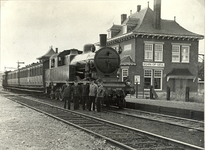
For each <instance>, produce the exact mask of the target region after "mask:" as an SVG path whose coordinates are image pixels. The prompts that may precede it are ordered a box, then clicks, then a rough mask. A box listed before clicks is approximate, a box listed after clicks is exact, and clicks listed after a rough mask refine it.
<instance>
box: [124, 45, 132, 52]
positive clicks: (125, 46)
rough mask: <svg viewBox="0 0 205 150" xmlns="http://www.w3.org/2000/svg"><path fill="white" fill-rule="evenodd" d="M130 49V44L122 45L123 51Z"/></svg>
mask: <svg viewBox="0 0 205 150" xmlns="http://www.w3.org/2000/svg"><path fill="white" fill-rule="evenodd" d="M131 49H132V46H131V44H127V45H124V51H129V50H131Z"/></svg>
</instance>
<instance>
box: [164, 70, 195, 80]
mask: <svg viewBox="0 0 205 150" xmlns="http://www.w3.org/2000/svg"><path fill="white" fill-rule="evenodd" d="M170 78H173V79H193V80H195V78H196V76H194V75H193V74H192V73H191V72H190V71H189V69H188V68H173V69H172V71H171V72H169V73H168V74H167V81H168V80H169V79H170Z"/></svg>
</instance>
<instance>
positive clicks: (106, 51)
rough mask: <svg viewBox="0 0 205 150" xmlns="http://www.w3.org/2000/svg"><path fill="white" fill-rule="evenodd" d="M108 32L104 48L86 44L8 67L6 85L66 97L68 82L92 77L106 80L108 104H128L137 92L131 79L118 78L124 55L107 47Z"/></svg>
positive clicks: (102, 39)
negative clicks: (26, 63)
mask: <svg viewBox="0 0 205 150" xmlns="http://www.w3.org/2000/svg"><path fill="white" fill-rule="evenodd" d="M106 41H107V37H106V34H100V48H99V49H98V50H96V48H95V46H94V44H86V45H85V46H84V50H83V51H79V50H77V49H70V50H64V51H62V52H60V53H54V54H53V55H51V56H50V57H49V58H48V59H46V58H45V59H42V60H41V61H40V62H39V63H33V64H31V65H28V66H26V67H23V68H20V69H18V70H15V71H6V72H5V73H4V75H3V82H2V86H3V88H4V89H19V90H23V91H35V92H43V93H45V94H48V95H49V96H50V97H51V98H55V99H60V100H62V87H63V85H64V84H65V83H66V82H69V83H70V84H73V83H74V81H75V80H78V83H79V84H82V83H83V82H87V84H89V80H94V81H96V82H97V81H98V80H99V79H100V80H102V81H103V83H104V84H103V85H104V88H105V89H106V90H105V91H106V92H105V93H106V94H105V97H104V104H106V105H116V106H118V107H119V108H123V107H125V104H126V101H125V97H126V95H127V94H131V93H133V92H134V88H133V87H131V86H130V84H129V82H121V81H118V78H117V75H118V69H119V67H120V55H119V53H118V52H117V51H116V50H115V49H113V48H111V47H106Z"/></svg>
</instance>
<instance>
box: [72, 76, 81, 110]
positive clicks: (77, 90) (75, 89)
mask: <svg viewBox="0 0 205 150" xmlns="http://www.w3.org/2000/svg"><path fill="white" fill-rule="evenodd" d="M80 95H81V94H80V87H79V86H78V81H77V80H75V81H74V85H73V101H74V110H76V109H79V99H80Z"/></svg>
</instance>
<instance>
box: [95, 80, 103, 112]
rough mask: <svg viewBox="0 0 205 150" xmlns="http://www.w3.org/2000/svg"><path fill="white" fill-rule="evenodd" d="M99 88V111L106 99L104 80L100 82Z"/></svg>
mask: <svg viewBox="0 0 205 150" xmlns="http://www.w3.org/2000/svg"><path fill="white" fill-rule="evenodd" d="M98 86H99V87H98V89H97V111H98V112H100V111H101V107H102V102H103V100H104V94H105V89H104V87H103V81H100V82H99V84H98Z"/></svg>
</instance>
